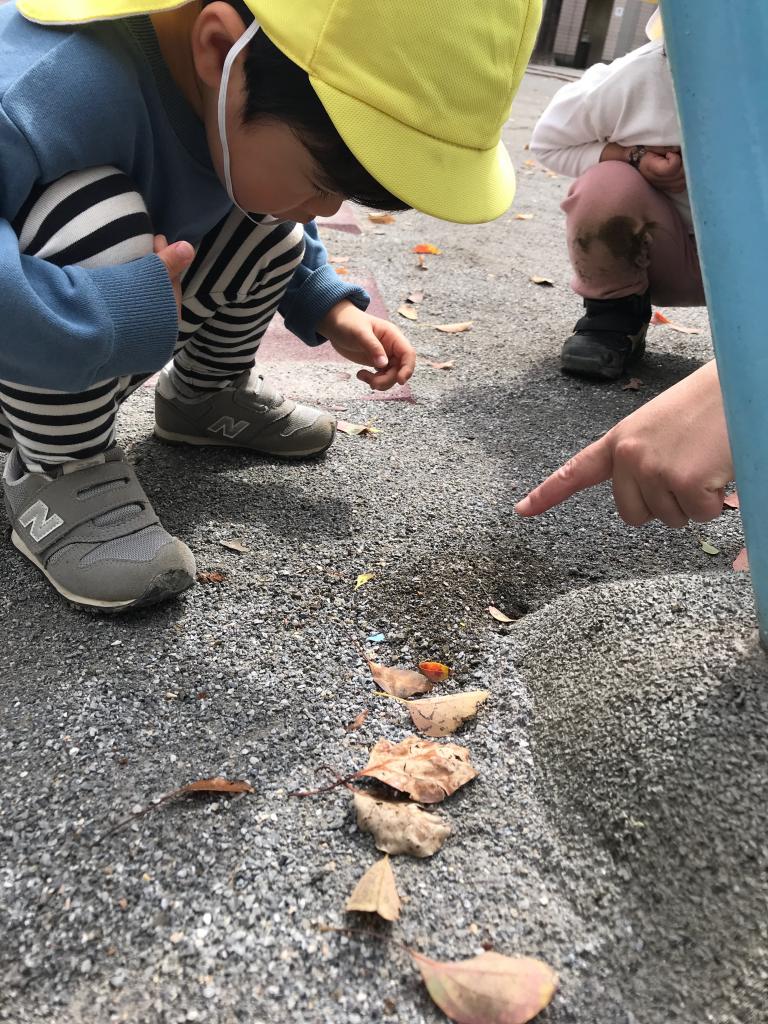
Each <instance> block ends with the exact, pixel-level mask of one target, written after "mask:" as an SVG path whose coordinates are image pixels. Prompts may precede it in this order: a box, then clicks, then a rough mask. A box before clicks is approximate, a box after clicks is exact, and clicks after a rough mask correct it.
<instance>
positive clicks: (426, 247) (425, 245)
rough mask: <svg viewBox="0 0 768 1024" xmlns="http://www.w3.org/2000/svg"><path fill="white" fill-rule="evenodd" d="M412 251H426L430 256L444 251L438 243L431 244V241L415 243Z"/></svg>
mask: <svg viewBox="0 0 768 1024" xmlns="http://www.w3.org/2000/svg"><path fill="white" fill-rule="evenodd" d="M411 252H419V253H426V254H428V255H429V256H439V255H440V254H441V252H442V250H441V249H438V248H437V246H436V245H431V244H430V243H429V242H420V243H419V245H414V247H413V248H412V249H411Z"/></svg>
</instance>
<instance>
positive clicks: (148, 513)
mask: <svg viewBox="0 0 768 1024" xmlns="http://www.w3.org/2000/svg"><path fill="white" fill-rule="evenodd" d="M3 491H4V493H5V504H6V507H7V509H8V516H9V518H10V521H11V526H12V533H11V540H12V541H13V544H14V545H15V546H16V547H17V548H18V549H19V551H21V553H22V554H24V555H26V556H27V558H28V559H29V560H30V562H32V563H33V565H36V566H37V568H38V569H39V570H40V571H41V572H42V573H43V574H44V576H45V577H46V578H47V579H48V581H49V582H50V583H52V584H53V586H54V587H55V588H56V590H58V592H59V593H60V594H61V595H62V597H65V598H66V599H67V600H68V601H71V602H72V603H73V604H76V605H80V606H85V607H88V608H93V609H96V610H98V611H102V612H120V611H126V610H127V609H129V608H136V607H138V606H140V605H147V604H154V603H155V602H157V601H164V600H165V599H166V598H169V597H174V596H175V595H176V594H180V593H181V592H182V591H183V590H186V589H187V587H191V586H192V584H193V583H194V582H195V571H196V570H195V559H194V556H193V555H192V552H191V551H190V550H189V548H188V547H187V546H186V544H182V542H181V541H180V540H178V539H177V538H176V537H171V535H170V534H169V533H166V531H165V530H164V529H163V527H162V526H161V525H160V522H159V521H158V518H157V516H156V515H155V512H154V510H153V508H152V506H151V504H150V502H149V499H148V498H147V496H146V494H145V493H144V490H143V489H142V486H141V484H140V483H139V481H138V480H137V479H136V475H135V473H134V472H133V469H132V468H131V467H130V466H129V465H128V463H127V462H126V461H125V456H124V455H123V453H122V451H121V450H120V449H119V448H112V449H110V451H108V452H107V453H106V454H105V455H100V456H97V457H95V458H93V459H86V460H83V461H82V462H70V463H66V464H64V465H63V466H62V467H59V468H57V470H56V472H55V473H50V474H47V473H30V472H28V471H27V470H26V468H25V466H24V465H23V463H22V462H21V459H20V458H19V456H18V453H17V451H16V449H14V450H13V451H12V452H11V454H10V455H9V456H8V460H7V462H6V464H5V472H4V473H3Z"/></svg>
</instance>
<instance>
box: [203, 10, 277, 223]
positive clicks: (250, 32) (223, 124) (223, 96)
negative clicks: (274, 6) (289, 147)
mask: <svg viewBox="0 0 768 1024" xmlns="http://www.w3.org/2000/svg"><path fill="white" fill-rule="evenodd" d="M258 31H259V23H258V21H253V22H251V24H250V25H249V26H248V28H247V29H246V30H245V32H243V34H242V35H241V36H240V38H239V39H238V40H237V42H236V43H235V44H234V46H233V47H232V49H231V50H230V51H229V53H228V54H227V57H226V60H225V61H224V67H223V68H222V71H221V85H220V86H219V104H218V115H219V138H220V140H221V151H222V156H223V158H224V187H225V188H226V190H227V195H228V196H229V198H230V199H231V200H232V202H233V203H234V204H235V206H236V207H237V208H238V210H241V211H242V212H243V213H244V214H245V215H246V217H248V219H249V220H253V217H251V216H250V214H249V213H248V211H247V210H244V209H243V207H242V206H241V205H240V204H239V203H238V201H237V199H236V198H235V190H234V188H233V187H232V172H231V170H230V161H229V143H228V142H227V90H228V88H229V76H230V73H231V71H232V65H233V64H234V63H235V60H236V59H237V57H238V55H239V54H240V52H241V51H242V50H243V49H244V48H245V47H246V46H247V45H248V43H250V41H251V40H252V39H253V37H254V36H255V35H256V33H257V32H258ZM255 223H259V224H264V223H273V224H280V223H281V221H280V220H279V219H278V218H277V217H272V216H271V215H270V214H267V215H266V216H264V217H262V218H261V219H260V220H259V221H255Z"/></svg>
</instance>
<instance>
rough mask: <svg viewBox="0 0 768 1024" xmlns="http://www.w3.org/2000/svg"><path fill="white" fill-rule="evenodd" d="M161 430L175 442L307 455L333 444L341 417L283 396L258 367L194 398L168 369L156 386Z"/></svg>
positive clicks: (157, 420) (296, 456) (157, 423)
mask: <svg viewBox="0 0 768 1024" xmlns="http://www.w3.org/2000/svg"><path fill="white" fill-rule="evenodd" d="M155 434H156V435H157V436H158V437H159V438H162V440H163V441H169V442H170V443H171V444H197V445H226V446H227V447H234V448H247V449H249V450H250V451H252V452H259V453H260V454H262V455H277V456H280V457H281V458H284V459H303V458H308V457H309V456H310V455H319V454H320V452H324V451H325V450H326V448H328V447H329V445H330V444H331V443H332V441H333V438H334V436H335V434H336V421H335V420H334V418H333V416H330V415H329V414H328V413H326V412H323V411H322V410H320V409H312V408H310V406H308V405H298V404H297V403H296V402H292V401H290V399H287V398H283V396H282V395H281V394H279V393H278V392H277V391H276V390H275V389H274V388H273V387H272V385H271V384H268V383H267V381H265V380H264V378H263V377H262V376H261V375H260V374H258V373H256V371H255V370H246V371H245V373H243V374H241V375H240V377H239V378H238V379H237V380H236V381H235V383H234V384H233V386H232V387H229V388H223V389H222V390H220V391H210V392H206V393H205V395H203V396H202V397H201V398H196V399H191V400H190V399H186V398H181V397H179V396H178V395H177V393H176V390H175V388H174V386H173V382H172V380H171V376H170V374H169V373H168V371H167V370H163V372H162V373H161V374H160V379H159V380H158V382H157V387H156V389H155Z"/></svg>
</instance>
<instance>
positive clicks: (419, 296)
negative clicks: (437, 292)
mask: <svg viewBox="0 0 768 1024" xmlns="http://www.w3.org/2000/svg"><path fill="white" fill-rule="evenodd" d="M423 301H424V292H411V294H410V295H409V296H408V298H407V299H406V302H413V303H414V304H415V305H417V306H418V304H419V303H420V302H423Z"/></svg>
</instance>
